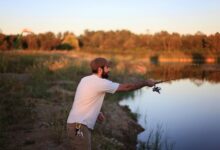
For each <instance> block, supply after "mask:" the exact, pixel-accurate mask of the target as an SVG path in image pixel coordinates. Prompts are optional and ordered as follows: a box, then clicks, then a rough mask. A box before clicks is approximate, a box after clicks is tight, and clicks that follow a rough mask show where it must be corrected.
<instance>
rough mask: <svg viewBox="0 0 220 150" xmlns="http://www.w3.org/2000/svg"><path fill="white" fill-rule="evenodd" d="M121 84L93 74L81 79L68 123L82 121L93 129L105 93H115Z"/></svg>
mask: <svg viewBox="0 0 220 150" xmlns="http://www.w3.org/2000/svg"><path fill="white" fill-rule="evenodd" d="M118 87H119V84H118V83H114V82H112V81H110V80H107V79H103V78H100V77H98V76H97V75H95V74H93V75H90V76H86V77H84V78H82V79H81V81H80V83H79V85H78V87H77V90H76V94H75V99H74V102H73V105H72V109H71V111H70V114H69V117H68V119H67V123H81V124H84V125H86V126H87V127H88V128H90V129H93V128H94V125H95V122H96V119H97V117H98V115H99V113H100V110H101V106H102V103H103V100H104V96H105V93H106V92H107V93H112V94H113V93H115V92H116V90H117V89H118Z"/></svg>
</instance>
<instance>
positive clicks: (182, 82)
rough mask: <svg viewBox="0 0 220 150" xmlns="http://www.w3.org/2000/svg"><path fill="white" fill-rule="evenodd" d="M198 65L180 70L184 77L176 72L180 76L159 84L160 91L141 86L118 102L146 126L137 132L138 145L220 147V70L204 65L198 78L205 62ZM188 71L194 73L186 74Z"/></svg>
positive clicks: (190, 149)
mask: <svg viewBox="0 0 220 150" xmlns="http://www.w3.org/2000/svg"><path fill="white" fill-rule="evenodd" d="M167 67H168V66H167ZM191 67H193V66H191ZM201 67H202V68H203V69H201ZM156 68H158V67H156ZM163 68H164V67H163ZM184 68H185V67H184ZM194 68H195V66H194ZM198 68H199V71H197V73H196V74H194V73H195V70H193V72H194V73H191V72H190V71H189V70H190V69H188V70H187V71H189V72H188V73H187V72H184V71H183V70H182V74H184V76H185V77H184V76H181V77H180V75H177V76H178V77H180V78H179V79H175V80H173V81H170V82H165V83H161V84H159V85H158V86H159V87H161V93H160V94H158V93H156V92H153V91H152V88H148V87H144V88H142V89H141V90H138V91H135V92H134V96H132V97H129V98H126V99H123V100H121V101H120V102H119V104H120V105H122V106H128V107H129V108H130V110H131V111H132V112H133V113H135V114H137V116H138V117H137V120H138V123H139V124H140V125H141V126H142V127H144V128H145V131H144V132H142V133H140V134H139V135H138V141H139V145H137V147H139V148H140V146H141V145H142V147H143V143H145V144H144V146H145V147H144V149H146V147H148V149H150V148H149V147H151V148H152V147H153V146H152V145H154V146H155V143H154V142H156V143H157V144H156V145H158V147H161V148H158V149H175V150H219V149H220V82H219V81H218V80H219V77H220V74H219V72H218V70H217V69H216V67H214V68H215V69H214V70H213V69H211V70H212V72H209V71H210V68H213V67H210V66H205V75H203V76H202V78H200V77H201V76H200V75H198V74H200V73H201V74H204V66H197V69H198ZM207 68H209V69H208V70H207ZM217 68H218V67H217ZM162 71H164V70H162ZM179 71H181V70H179ZM152 72H154V71H152ZM152 72H151V75H152V74H153V73H152ZM171 72H172V71H171ZM207 72H208V73H207ZM190 74H193V75H194V76H197V77H196V78H192V76H191V77H186V76H189V75H190ZM213 74H215V75H213ZM161 75H162V73H161ZM161 78H163V77H161ZM140 143H141V144H140Z"/></svg>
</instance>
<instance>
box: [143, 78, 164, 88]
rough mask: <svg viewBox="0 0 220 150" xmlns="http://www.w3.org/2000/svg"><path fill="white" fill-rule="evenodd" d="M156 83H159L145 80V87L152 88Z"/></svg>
mask: <svg viewBox="0 0 220 150" xmlns="http://www.w3.org/2000/svg"><path fill="white" fill-rule="evenodd" d="M158 83H161V81H154V80H151V79H150V80H147V84H146V86H149V87H153V86H155V85H156V84H158Z"/></svg>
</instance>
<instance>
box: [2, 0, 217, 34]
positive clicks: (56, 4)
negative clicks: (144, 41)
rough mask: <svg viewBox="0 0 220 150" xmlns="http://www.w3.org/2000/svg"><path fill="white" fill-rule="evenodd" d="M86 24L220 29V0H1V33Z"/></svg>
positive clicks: (137, 29)
mask: <svg viewBox="0 0 220 150" xmlns="http://www.w3.org/2000/svg"><path fill="white" fill-rule="evenodd" d="M24 28H28V29H30V30H32V31H33V32H34V33H42V32H47V31H52V32H54V33H58V32H65V31H70V32H73V33H75V34H76V35H80V34H83V33H84V31H85V30H86V29H88V30H92V31H97V30H104V31H109V30H114V31H115V30H122V29H126V30H130V31H131V32H133V33H137V34H145V33H150V34H154V33H155V32H160V31H162V30H166V31H168V32H170V33H172V32H178V33H180V34H195V33H196V32H197V31H201V32H203V33H205V34H214V33H216V32H220V0H0V30H1V32H3V33H4V34H17V33H21V31H22V29H24Z"/></svg>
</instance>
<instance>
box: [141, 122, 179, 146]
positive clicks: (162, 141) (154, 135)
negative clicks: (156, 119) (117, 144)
mask: <svg viewBox="0 0 220 150" xmlns="http://www.w3.org/2000/svg"><path fill="white" fill-rule="evenodd" d="M174 146H175V143H174V142H171V141H168V139H167V138H165V137H164V134H163V129H162V125H158V126H157V129H156V131H154V130H150V131H149V135H148V138H147V140H146V141H144V142H143V141H140V142H139V146H138V150H173V149H174Z"/></svg>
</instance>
